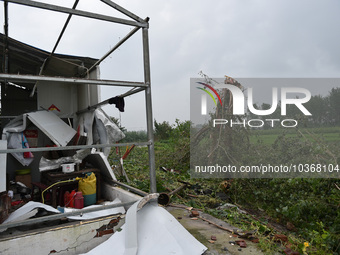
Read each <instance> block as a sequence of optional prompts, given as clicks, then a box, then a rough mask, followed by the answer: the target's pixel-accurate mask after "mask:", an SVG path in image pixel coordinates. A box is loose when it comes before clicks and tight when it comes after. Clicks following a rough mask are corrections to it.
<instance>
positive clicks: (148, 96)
mask: <svg viewBox="0 0 340 255" xmlns="http://www.w3.org/2000/svg"><path fill="white" fill-rule="evenodd" d="M1 1H4V0H1ZM7 1H8V2H12V3H17V4H22V5H27V6H31V7H37V8H42V9H47V10H51V11H57V12H64V13H68V14H74V15H78V16H83V17H88V18H94V19H99V20H104V21H109V22H114V23H120V24H125V25H131V26H136V27H141V28H143V32H142V36H143V62H144V84H138V85H136V83H133V84H131V83H128V82H124V83H125V84H124V85H123V84H122V82H119V83H118V84H117V83H116V82H114V81H103V80H86V79H69V78H54V77H50V78H42V77H35V76H30V77H27V76H26V78H21V75H10V76H6V75H4V74H0V78H4V79H6V78H7V77H8V78H12V79H17V80H26V81H27V80H35V81H39V80H45V81H56V82H58V81H63V82H72V83H88V84H94V85H114V86H134V87H146V89H145V101H146V123H147V133H148V140H149V142H148V151H149V168H150V191H151V193H155V192H157V187H156V171H155V168H156V167H155V152H154V136H153V116H152V102H151V87H150V86H151V75H150V56H149V36H148V27H149V23H148V20H147V21H144V22H142V20H140V18H139V17H137V16H136V15H134V14H132V13H130V12H128V11H127V10H125V9H123V8H121V7H120V6H118V5H116V4H114V3H112V2H111V1H109V0H101V1H102V2H104V3H106V4H108V5H110V6H111V7H113V8H115V9H117V10H118V11H120V12H122V13H124V14H126V15H127V16H129V17H131V18H133V19H135V20H138V21H137V22H135V21H129V20H124V19H119V18H114V17H110V16H106V15H100V14H94V13H90V12H85V11H79V10H73V9H70V8H65V7H61V6H56V5H50V4H45V3H39V2H35V1H28V0H7ZM130 34H131V33H130ZM131 35H132V34H131ZM126 37H130V36H129V34H128V35H127V36H126ZM122 43H123V42H122ZM118 44H119V43H118ZM118 44H117V45H118ZM119 46H120V45H118V47H119ZM110 54H111V53H110ZM105 57H107V56H104V58H105ZM69 147H71V146H69ZM82 148H84V147H83V146H82ZM7 151H8V150H7Z"/></svg>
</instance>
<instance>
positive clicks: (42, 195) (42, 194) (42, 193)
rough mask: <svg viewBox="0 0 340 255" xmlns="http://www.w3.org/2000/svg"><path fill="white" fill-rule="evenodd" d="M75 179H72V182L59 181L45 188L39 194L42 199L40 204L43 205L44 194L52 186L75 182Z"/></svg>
mask: <svg viewBox="0 0 340 255" xmlns="http://www.w3.org/2000/svg"><path fill="white" fill-rule="evenodd" d="M75 180H76V179H72V180H65V181H59V182H56V183H53V184H52V185H50V186H49V187H47V188H46V189H44V190H43V191H42V192H41V199H42V203H43V204H45V199H44V192H45V191H46V190H48V189H50V188H52V187H53V186H55V185H57V184H59V183H65V182H73V181H75Z"/></svg>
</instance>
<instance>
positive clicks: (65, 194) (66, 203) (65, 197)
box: [64, 191, 70, 207]
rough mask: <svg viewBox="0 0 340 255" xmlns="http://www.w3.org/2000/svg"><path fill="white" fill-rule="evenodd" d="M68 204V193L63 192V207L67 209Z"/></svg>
mask: <svg viewBox="0 0 340 255" xmlns="http://www.w3.org/2000/svg"><path fill="white" fill-rule="evenodd" d="M69 203H70V192H68V191H65V193H64V206H65V207H68V204H69Z"/></svg>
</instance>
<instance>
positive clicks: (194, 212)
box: [190, 210, 200, 217]
mask: <svg viewBox="0 0 340 255" xmlns="http://www.w3.org/2000/svg"><path fill="white" fill-rule="evenodd" d="M198 216H200V213H199V212H198V211H196V210H192V211H191V214H190V217H198Z"/></svg>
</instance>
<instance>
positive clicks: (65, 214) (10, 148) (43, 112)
mask: <svg viewBox="0 0 340 255" xmlns="http://www.w3.org/2000/svg"><path fill="white" fill-rule="evenodd" d="M101 2H103V3H105V4H107V5H108V7H112V8H114V9H116V10H118V11H119V12H121V13H123V14H124V15H126V16H127V17H128V18H129V19H121V18H116V17H111V16H106V15H102V14H98V13H93V12H86V11H81V10H77V9H76V6H77V3H78V0H76V2H75V5H74V6H73V8H66V7H62V6H55V5H51V4H46V3H41V2H35V1H27V0H13V1H11V0H10V1H4V11H5V15H4V17H5V26H4V27H5V33H4V34H0V48H1V49H2V50H1V52H0V58H1V73H0V82H1V125H0V131H1V140H0V194H1V199H0V203H1V204H0V205H1V206H0V210H1V211H0V213H1V214H0V216H1V218H0V223H2V224H0V243H1V245H0V247H1V248H0V253H2V252H3V253H6V254H19V253H20V252H21V251H22V249H24V248H27V247H29V249H30V253H36V254H46V253H53V252H58V253H62V254H79V253H84V252H88V251H90V250H91V249H92V248H93V247H96V246H98V245H99V244H100V243H103V242H104V241H105V240H106V239H108V238H109V237H110V234H112V233H114V232H116V230H117V229H119V228H120V227H121V226H122V225H123V224H124V222H125V220H124V219H125V218H126V221H127V223H126V224H125V225H127V226H126V227H125V228H124V226H123V230H124V231H125V232H126V233H127V234H125V235H123V234H120V235H119V237H115V238H113V239H112V240H115V241H112V240H111V242H119V243H120V245H119V247H120V248H119V249H120V250H121V253H122V254H123V253H124V251H126V250H130V251H131V250H132V252H131V253H129V254H159V252H158V251H157V246H154V245H152V244H150V243H147V246H145V245H144V247H146V248H144V253H143V249H140V247H141V244H140V242H141V239H140V238H137V236H138V235H140V234H142V235H150V234H151V235H152V234H153V235H157V231H156V229H154V228H152V229H153V230H152V232H151V233H148V231H146V232H145V227H147V226H142V225H140V224H137V222H138V220H137V219H138V218H141V220H140V221H142V222H143V223H144V225H145V223H146V224H150V225H152V223H151V222H150V221H154V220H155V219H157V218H158V222H159V224H162V225H163V227H162V231H163V233H164V235H168V236H173V237H172V238H173V245H170V246H169V245H168V246H169V247H168V250H169V252H172V251H175V254H186V252H184V251H183V248H184V247H187V248H189V249H191V251H195V252H194V253H192V254H201V253H203V252H204V250H205V247H204V246H203V245H201V244H200V243H198V242H197V241H196V240H195V239H194V238H193V237H192V236H191V235H190V234H189V233H188V232H186V231H184V229H182V227H181V226H180V225H179V224H178V223H177V225H176V227H174V225H173V224H174V223H172V222H173V221H174V219H173V218H171V217H169V215H167V213H166V212H165V211H159V210H161V209H160V208H158V207H157V206H156V205H157V197H158V195H157V193H156V192H157V190H156V178H155V159H154V140H153V119H152V106H151V86H150V84H151V83H150V64H149V45H148V26H149V24H148V18H147V19H141V18H139V17H138V16H136V15H134V14H133V13H131V12H129V11H127V10H126V9H124V8H122V7H120V6H119V5H117V4H115V3H113V2H111V1H110V0H101ZM9 3H14V4H20V5H23V6H27V7H37V8H40V9H44V10H49V11H53V12H62V13H66V14H68V18H67V20H66V22H65V25H64V27H63V29H62V32H61V33H60V35H59V38H58V40H57V42H56V44H55V47H54V49H53V50H52V51H51V52H48V51H45V50H42V49H38V48H35V47H33V46H30V45H27V44H25V43H23V42H19V41H17V40H15V39H13V38H10V37H9V36H8V4H9ZM73 15H77V16H81V17H84V18H90V19H97V20H102V21H106V22H111V23H115V24H117V23H118V24H120V25H128V26H132V27H134V28H133V29H132V30H131V31H130V32H129V33H128V34H127V35H126V36H125V37H124V38H123V39H121V40H120V41H119V42H118V43H117V44H116V45H115V46H114V47H113V48H112V49H111V50H110V51H109V52H107V54H105V55H104V56H103V57H102V58H100V59H94V58H90V57H83V56H71V55H63V54H56V53H55V49H56V48H57V46H58V43H59V40H60V38H61V37H62V36H63V33H64V31H65V29H66V27H67V25H68V23H69V21H70V19H71V17H72V16H73ZM139 30H142V33H141V34H142V48H143V69H144V81H142V82H140V81H138V82H132V81H117V80H102V79H100V77H99V65H100V63H101V62H102V61H103V60H104V59H105V58H107V57H108V56H109V55H110V54H111V53H112V52H114V51H115V50H116V49H117V48H119V46H120V45H122V44H123V43H124V42H125V41H126V40H128V39H129V38H130V37H131V36H132V35H134V34H135V33H137V32H138V31H139ZM100 85H106V86H119V87H126V88H127V91H126V92H125V93H123V94H120V95H114V96H113V97H112V98H110V99H108V100H105V101H100ZM136 93H145V101H146V103H145V112H146V118H147V120H146V123H147V133H148V141H146V142H142V143H129V144H126V143H117V142H118V141H120V140H121V139H123V138H124V136H125V135H124V133H123V132H122V131H121V130H120V129H119V128H118V127H117V126H116V125H115V123H113V122H112V121H111V118H110V117H109V116H108V115H107V114H106V113H105V112H104V111H103V110H102V109H101V106H103V105H106V104H112V105H114V106H115V107H116V108H117V110H119V111H124V98H125V97H127V96H131V95H134V94H136ZM131 145H133V146H134V145H136V146H148V147H149V150H148V151H149V172H150V195H148V194H145V193H143V192H141V191H139V190H137V189H134V188H132V187H129V186H128V185H124V184H122V183H119V182H117V179H116V177H115V174H114V172H113V170H112V168H111V166H110V164H109V162H108V159H107V156H108V155H109V153H110V150H111V148H112V147H122V146H124V147H125V146H131ZM81 183H83V184H82V185H85V188H81ZM93 183H95V184H94V185H93ZM91 185H92V186H91ZM117 185H118V186H117ZM120 186H124V187H128V189H129V191H126V190H125V189H122V188H121V187H120ZM88 190H91V192H88ZM130 191H134V193H131V192H130ZM135 193H139V195H137V194H135ZM142 196H145V198H144V199H141V197H142ZM132 205H133V206H132ZM155 206H156V207H155ZM143 207H145V209H143V210H142V208H143ZM130 208H132V209H131V210H130ZM147 208H148V209H147ZM139 210H140V211H144V212H143V213H139V212H138V211H139ZM127 211H128V212H129V211H130V212H131V213H128V214H127V215H130V216H129V217H125V215H126V212H127ZM147 211H150V213H147ZM137 212H138V213H137ZM150 215H152V216H151V217H150ZM128 218H129V219H130V220H128ZM128 222H129V223H128ZM168 224H172V225H173V226H171V227H169V225H168ZM137 225H138V229H137ZM175 229H176V230H175ZM124 231H122V232H124ZM173 231H175V232H173ZM177 231H179V232H177ZM149 232H150V231H149ZM75 233H77V234H75ZM131 233H133V234H131ZM131 235H133V236H134V238H132V239H131V240H130V236H131ZM177 235H178V236H179V237H181V238H182V239H184V240H186V241H185V242H183V240H182V241H180V243H177V241H176V240H177V239H176V238H174V237H175V236H177ZM113 236H114V235H113ZM126 238H128V239H129V240H130V241H128V242H127V243H128V245H127V246H124V245H122V244H123V243H124V242H125V241H124V240H125V239H126ZM152 238H155V236H152V237H150V240H151V239H152ZM110 239H111V238H110ZM50 240H55V242H51V241H50ZM125 243H126V242H125ZM189 244H191V245H189ZM150 245H151V246H153V247H154V248H155V251H154V253H145V252H146V251H147V252H149V249H150ZM142 246H143V245H142ZM100 247H102V246H100ZM100 247H99V248H97V253H96V250H94V251H93V252H92V253H91V254H98V253H100V252H101V249H102V248H100ZM117 247H118V246H117ZM138 247H139V248H138ZM148 247H149V248H148ZM160 247H161V248H162V249H163V248H164V247H163V246H162V244H161V243H160V245H159V247H158V248H160ZM145 249H146V250H145ZM137 252H138V253H137Z"/></svg>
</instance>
